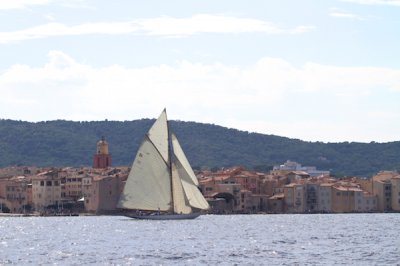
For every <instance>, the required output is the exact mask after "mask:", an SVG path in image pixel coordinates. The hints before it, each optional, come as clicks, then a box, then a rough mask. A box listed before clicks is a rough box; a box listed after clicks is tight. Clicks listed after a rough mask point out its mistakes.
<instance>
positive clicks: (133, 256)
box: [0, 214, 400, 265]
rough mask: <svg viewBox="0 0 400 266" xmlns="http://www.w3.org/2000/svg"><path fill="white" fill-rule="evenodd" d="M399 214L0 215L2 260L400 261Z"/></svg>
mask: <svg viewBox="0 0 400 266" xmlns="http://www.w3.org/2000/svg"><path fill="white" fill-rule="evenodd" d="M399 229H400V214H313V215H310V214H308V215H301V214H300V215H288V214H286V215H230V216H228V215H227V216H224V215H221V216H218V215H205V216H200V217H199V218H197V219H195V220H186V221H144V220H133V219H130V218H125V217H121V216H93V217H82V216H80V217H10V218H4V217H2V218H0V230H1V232H2V233H1V235H0V265H2V264H18V265H26V264H32V265H37V264H42V265H46V264H47V265H48V264H51V265H80V264H93V265H176V264H178V265H217V264H219V265H293V264H295V265H296V264H297V265H333V264H342V265H349V264H353V265H400V234H399V232H400V231H399Z"/></svg>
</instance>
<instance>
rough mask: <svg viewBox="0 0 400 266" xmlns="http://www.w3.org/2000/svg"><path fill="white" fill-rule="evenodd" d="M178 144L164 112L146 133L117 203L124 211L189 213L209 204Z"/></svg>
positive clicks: (205, 207)
mask: <svg viewBox="0 0 400 266" xmlns="http://www.w3.org/2000/svg"><path fill="white" fill-rule="evenodd" d="M197 186H198V181H197V178H196V176H195V174H194V172H193V170H192V168H191V167H190V164H189V161H188V160H187V158H186V156H185V154H184V152H183V150H182V148H181V146H180V145H179V142H178V140H177V138H176V136H175V135H174V134H170V133H169V130H168V122H167V114H166V111H165V110H164V111H163V112H162V113H161V115H160V117H159V118H158V119H157V120H156V122H155V123H154V124H153V126H152V127H151V128H150V130H149V132H148V133H147V134H146V137H145V139H144V140H143V142H142V144H141V145H140V148H139V150H138V152H137V154H136V157H135V160H134V162H133V164H132V168H131V172H130V173H129V176H128V179H127V181H126V184H125V187H124V191H123V192H122V194H121V197H120V200H119V202H118V207H119V208H123V209H136V210H149V211H168V212H173V213H178V214H179V213H182V214H189V213H192V212H193V209H192V208H196V209H202V210H206V209H208V208H209V205H208V203H207V201H206V200H205V199H204V197H203V195H202V194H201V192H200V191H199V189H198V187H197Z"/></svg>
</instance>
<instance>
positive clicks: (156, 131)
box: [147, 109, 169, 163]
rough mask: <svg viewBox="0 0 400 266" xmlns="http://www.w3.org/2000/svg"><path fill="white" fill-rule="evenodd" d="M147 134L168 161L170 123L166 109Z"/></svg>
mask: <svg viewBox="0 0 400 266" xmlns="http://www.w3.org/2000/svg"><path fill="white" fill-rule="evenodd" d="M147 135H148V137H149V139H150V140H151V142H153V144H154V146H156V149H157V150H158V151H159V153H160V154H161V156H162V157H163V159H164V161H165V162H167V163H168V161H169V156H168V154H169V152H168V123H167V112H166V111H165V109H164V110H163V111H162V113H161V115H160V116H159V117H158V119H157V120H156V122H154V124H153V126H152V127H151V128H150V130H149V132H148V133H147Z"/></svg>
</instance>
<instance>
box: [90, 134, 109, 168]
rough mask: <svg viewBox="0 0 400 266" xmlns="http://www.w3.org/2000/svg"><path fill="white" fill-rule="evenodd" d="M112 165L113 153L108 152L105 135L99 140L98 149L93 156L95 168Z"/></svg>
mask: <svg viewBox="0 0 400 266" xmlns="http://www.w3.org/2000/svg"><path fill="white" fill-rule="evenodd" d="M110 166H111V154H109V153H108V143H107V141H106V140H105V138H104V137H101V140H99V141H98V142H97V151H96V154H95V155H94V158H93V168H107V167H110Z"/></svg>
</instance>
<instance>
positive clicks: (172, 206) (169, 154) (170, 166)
mask: <svg viewBox="0 0 400 266" xmlns="http://www.w3.org/2000/svg"><path fill="white" fill-rule="evenodd" d="M164 112H165V118H166V120H167V136H168V158H169V160H168V168H169V180H170V184H171V185H170V191H171V210H172V212H173V213H174V212H175V206H174V187H173V184H172V183H173V181H172V156H173V152H172V145H171V133H170V128H169V121H168V117H167V110H166V108H164Z"/></svg>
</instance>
